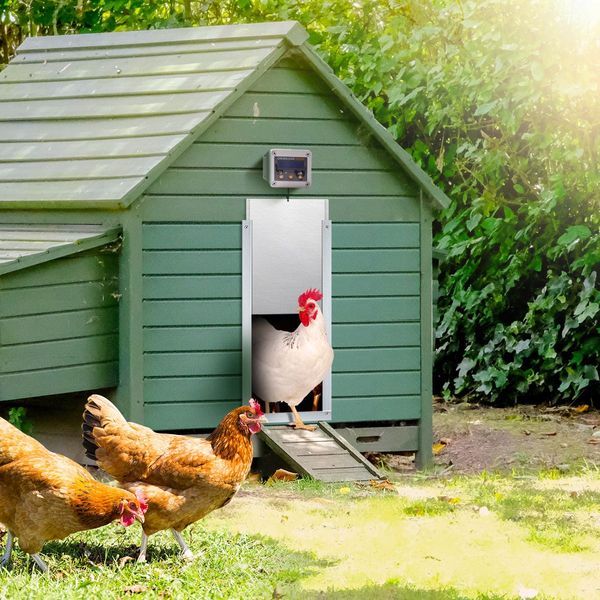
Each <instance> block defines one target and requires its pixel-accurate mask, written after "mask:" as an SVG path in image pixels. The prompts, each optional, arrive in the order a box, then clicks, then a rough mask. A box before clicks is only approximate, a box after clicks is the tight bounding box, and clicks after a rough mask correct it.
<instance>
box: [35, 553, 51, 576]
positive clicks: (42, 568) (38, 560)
mask: <svg viewBox="0 0 600 600" xmlns="http://www.w3.org/2000/svg"><path fill="white" fill-rule="evenodd" d="M31 558H33V561H34V562H35V564H36V565H37V567H38V569H39V570H40V571H41V572H42V573H47V572H48V565H47V564H46V563H45V562H44V561H43V560H42V557H41V556H40V555H39V554H32V555H31Z"/></svg>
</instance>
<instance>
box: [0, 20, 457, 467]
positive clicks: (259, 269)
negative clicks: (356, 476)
mask: <svg viewBox="0 0 600 600" xmlns="http://www.w3.org/2000/svg"><path fill="white" fill-rule="evenodd" d="M307 39H308V34H307V33H306V31H305V30H304V29H303V28H302V27H301V26H300V25H299V24H297V23H295V22H274V23H263V24H248V25H231V26H217V27H196V28H181V29H164V30H154V31H137V32H117V33H102V34H83V35H69V36H49V37H39V38H29V39H27V40H25V42H24V43H23V44H22V45H21V46H20V47H19V49H18V51H17V54H16V56H15V58H14V59H13V60H12V61H11V63H10V64H9V65H8V66H7V68H5V69H4V70H3V71H1V72H0V101H1V103H2V110H1V111H0V299H1V304H0V318H1V320H0V400H2V401H4V402H6V403H13V404H14V403H19V402H34V404H35V403H38V404H39V403H40V400H39V399H40V398H46V403H45V404H44V402H42V403H41V405H42V406H46V407H48V406H51V405H52V403H53V402H55V401H57V399H58V398H61V397H63V396H64V395H65V394H69V398H70V400H69V402H72V403H74V404H73V405H74V406H75V408H76V410H75V409H74V412H77V411H79V412H80V408H81V407H82V405H83V401H84V399H85V397H86V395H87V393H88V392H91V391H97V390H98V389H99V388H102V389H104V390H108V392H107V394H108V395H110V397H111V398H112V399H113V400H114V401H115V402H116V403H117V404H118V405H119V407H120V408H121V409H122V410H123V411H124V412H125V414H126V415H127V416H128V417H129V418H130V419H131V420H134V421H137V422H139V423H144V424H146V425H148V426H150V427H152V428H154V429H157V430H162V431H179V432H193V431H195V432H198V431H203V430H207V429H210V428H212V427H214V426H215V425H216V424H217V423H218V422H219V421H220V419H221V418H222V417H223V416H224V415H225V414H226V413H227V412H228V411H229V410H231V409H233V408H234V407H236V406H239V405H240V403H241V402H245V401H247V400H248V398H249V396H250V394H251V393H252V370H251V348H252V322H253V318H256V317H257V316H266V317H268V318H269V319H270V320H271V321H272V322H273V323H277V324H279V325H278V326H279V327H280V328H288V329H289V330H291V329H292V328H293V327H295V326H297V323H298V321H297V319H298V311H297V298H298V295H299V294H300V293H301V292H303V291H304V290H305V289H307V288H318V289H320V290H321V291H322V293H323V299H322V301H321V303H320V305H321V309H322V312H323V316H324V317H325V320H326V323H327V331H328V335H329V338H330V340H331V342H332V345H333V348H334V351H335V358H334V361H333V366H332V369H331V373H330V374H328V375H326V376H325V377H324V380H323V382H322V384H321V385H320V388H319V390H317V391H316V392H315V394H314V396H313V398H308V397H307V399H306V401H303V403H302V404H301V405H299V410H300V413H301V415H302V418H303V419H304V420H305V421H306V422H309V423H311V422H322V423H326V424H327V426H328V427H329V428H330V429H333V430H335V431H336V432H337V434H338V435H339V436H341V437H343V438H344V439H345V440H347V441H349V442H350V443H351V444H352V445H353V446H354V447H356V448H358V449H359V450H406V451H416V452H417V458H418V460H419V461H420V462H421V463H424V462H426V461H427V459H428V456H429V455H430V451H431V396H432V390H431V370H432V296H433V289H434V282H433V267H432V242H431V225H432V215H433V213H434V210H435V209H438V208H442V207H444V206H446V205H447V203H448V199H447V197H446V196H445V195H444V194H443V193H442V191H441V190H439V189H438V188H437V187H436V186H435V185H434V184H433V183H432V181H431V180H430V179H429V178H428V176H427V175H426V174H425V173H424V172H423V171H422V170H421V169H420V168H419V167H418V166H417V165H416V164H415V163H414V162H413V161H412V159H411V158H410V157H409V155H408V154H407V153H406V152H405V151H404V150H403V149H402V148H401V147H400V146H398V145H397V144H396V142H395V141H394V139H393V138H392V136H391V135H390V134H389V133H388V132H387V131H386V130H385V128H383V127H382V126H381V125H379V124H378V123H377V122H376V120H375V119H374V118H373V116H372V115H371V114H370V112H369V111H368V110H367V109H365V108H364V107H363V106H362V105H361V104H360V102H358V101H357V100H356V98H354V96H353V95H352V94H351V92H350V91H349V89H348V88H347V87H346V86H345V85H344V84H343V83H342V82H341V81H340V80H339V79H337V78H336V77H335V76H334V74H333V72H332V70H331V69H330V68H329V67H328V66H327V64H326V63H324V62H323V61H322V60H321V59H320V58H319V56H318V55H317V54H316V52H315V51H314V49H312V48H311V46H310V45H309V44H308V42H307ZM268 418H269V420H270V422H271V423H272V424H274V425H277V424H279V425H281V424H284V423H286V422H287V421H288V420H289V413H288V412H286V411H285V409H283V408H282V409H280V412H271V413H269V415H268Z"/></svg>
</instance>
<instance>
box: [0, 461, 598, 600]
mask: <svg viewBox="0 0 600 600" xmlns="http://www.w3.org/2000/svg"><path fill="white" fill-rule="evenodd" d="M599 530H600V475H599V474H598V473H597V472H596V471H588V472H582V473H580V474H579V475H576V476H570V477H559V476H558V474H557V473H555V472H547V473H543V474H541V475H539V476H536V477H527V478H518V477H511V476H500V475H489V474H485V473H484V474H483V475H477V476H468V477H465V476H463V477H452V478H449V479H443V480H438V479H436V478H425V477H423V476H412V477H406V478H403V479H402V481H401V482H398V483H397V484H396V491H395V492H391V491H378V490H373V489H371V488H369V487H368V486H360V485H321V484H319V483H316V482H297V483H286V484H277V485H273V486H266V485H259V484H255V483H248V484H246V486H245V487H244V488H243V491H242V492H241V493H240V494H239V495H238V496H237V497H236V498H235V499H234V500H233V502H232V503H231V504H230V505H229V506H228V507H226V508H225V509H223V510H221V511H217V512H216V513H213V514H212V515H211V516H209V517H208V518H207V519H205V521H204V522H202V523H197V524H196V525H195V526H193V527H191V528H190V529H189V530H188V531H187V532H186V537H187V539H188V541H189V542H190V546H191V548H192V549H193V550H194V552H196V553H197V554H198V557H197V558H196V560H195V561H193V562H191V563H187V562H183V561H181V560H180V559H179V557H178V554H177V551H178V547H177V546H176V544H175V542H174V540H173V539H172V537H171V536H170V534H168V533H164V532H163V533H161V534H158V535H156V536H153V537H152V538H151V543H150V547H149V554H148V558H149V563H147V564H140V565H138V564H136V563H135V562H134V561H132V560H130V559H129V558H128V557H135V556H136V551H137V544H138V543H139V535H140V531H139V528H138V526H137V525H136V526H134V527H132V528H130V529H129V530H124V529H123V528H122V527H120V526H119V525H116V524H115V525H111V526H109V527H106V528H104V529H101V530H98V531H94V532H84V533H81V534H77V535H74V536H71V537H70V538H68V539H67V540H64V541H62V542H54V543H49V544H47V546H46V547H45V548H44V552H43V556H44V557H45V558H46V559H47V561H48V564H49V566H50V574H49V575H41V574H40V573H38V572H37V571H35V570H34V569H33V568H32V561H30V560H29V559H28V558H27V557H26V555H24V554H23V553H22V552H21V551H20V550H18V549H17V551H16V554H15V557H14V562H13V564H12V566H11V567H10V568H9V569H8V570H0V597H1V598H11V599H13V598H44V600H47V599H48V600H49V599H51V598H57V599H58V598H60V599H63V598H65V599H69V598H92V597H94V596H96V597H98V598H101V599H102V600H104V599H105V598H127V597H138V598H142V597H143V598H240V599H241V598H250V599H252V598H281V597H283V598H302V599H303V600H307V599H311V598H340V599H342V598H350V599H356V600H359V599H360V600H363V599H366V600H368V599H370V598H373V599H380V598H390V599H391V598H406V599H409V600H412V599H414V600H421V599H422V600H429V599H431V600H438V599H440V600H441V599H450V600H452V599H459V598H470V599H476V598H478V599H490V600H492V599H494V600H496V599H500V598H504V599H510V600H512V599H518V598H520V597H526V596H527V594H528V593H529V594H532V593H533V591H537V596H536V598H538V599H541V598H545V599H547V598H557V599H558V598H560V599H566V598H596V597H600V569H598V563H599V559H598V556H600V538H599V536H598V533H599Z"/></svg>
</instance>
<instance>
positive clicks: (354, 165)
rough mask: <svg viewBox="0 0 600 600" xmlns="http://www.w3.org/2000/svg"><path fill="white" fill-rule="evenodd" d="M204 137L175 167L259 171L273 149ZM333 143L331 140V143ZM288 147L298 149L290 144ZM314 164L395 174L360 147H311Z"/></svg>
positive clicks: (381, 156)
mask: <svg viewBox="0 0 600 600" xmlns="http://www.w3.org/2000/svg"><path fill="white" fill-rule="evenodd" d="M203 139H204V138H203V137H200V139H199V141H198V142H196V143H195V144H192V145H191V146H190V148H189V149H188V150H186V151H185V152H184V153H183V154H182V155H181V156H180V157H179V158H178V159H177V161H176V162H175V163H173V166H174V167H204V168H207V167H212V168H221V169H226V168H227V169H260V168H262V157H263V156H264V155H265V154H266V153H267V152H268V150H269V149H270V148H271V147H272V146H270V145H269V144H252V143H247V142H246V141H242V140H240V143H238V144H235V145H233V144H218V143H204V142H203ZM333 141H335V140H332V142H333ZM287 147H289V148H296V147H299V145H298V144H289V145H287ZM310 150H311V152H312V159H313V165H315V166H316V167H317V168H319V169H325V170H333V169H341V170H355V169H357V170H361V171H382V170H389V171H392V170H394V171H397V170H398V168H397V166H396V165H394V164H393V163H392V162H391V161H390V160H389V158H388V159H387V160H386V156H385V155H384V154H383V153H382V152H381V151H377V150H376V149H371V148H365V147H363V146H336V145H333V144H331V143H330V144H325V145H321V146H318V145H315V144H314V143H313V144H311V145H310Z"/></svg>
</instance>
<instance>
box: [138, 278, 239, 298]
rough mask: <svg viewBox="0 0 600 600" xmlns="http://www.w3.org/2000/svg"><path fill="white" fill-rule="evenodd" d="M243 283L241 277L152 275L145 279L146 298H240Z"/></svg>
mask: <svg viewBox="0 0 600 600" xmlns="http://www.w3.org/2000/svg"><path fill="white" fill-rule="evenodd" d="M241 294H242V281H241V278H240V276H239V275H204V276H202V275H181V276H179V275H169V276H163V277H161V276H159V275H152V276H147V277H144V298H145V299H146V300H158V299H160V300H165V299H176V298H182V299H190V298H194V299H198V300H200V299H209V298H227V299H231V298H240V297H241Z"/></svg>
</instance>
